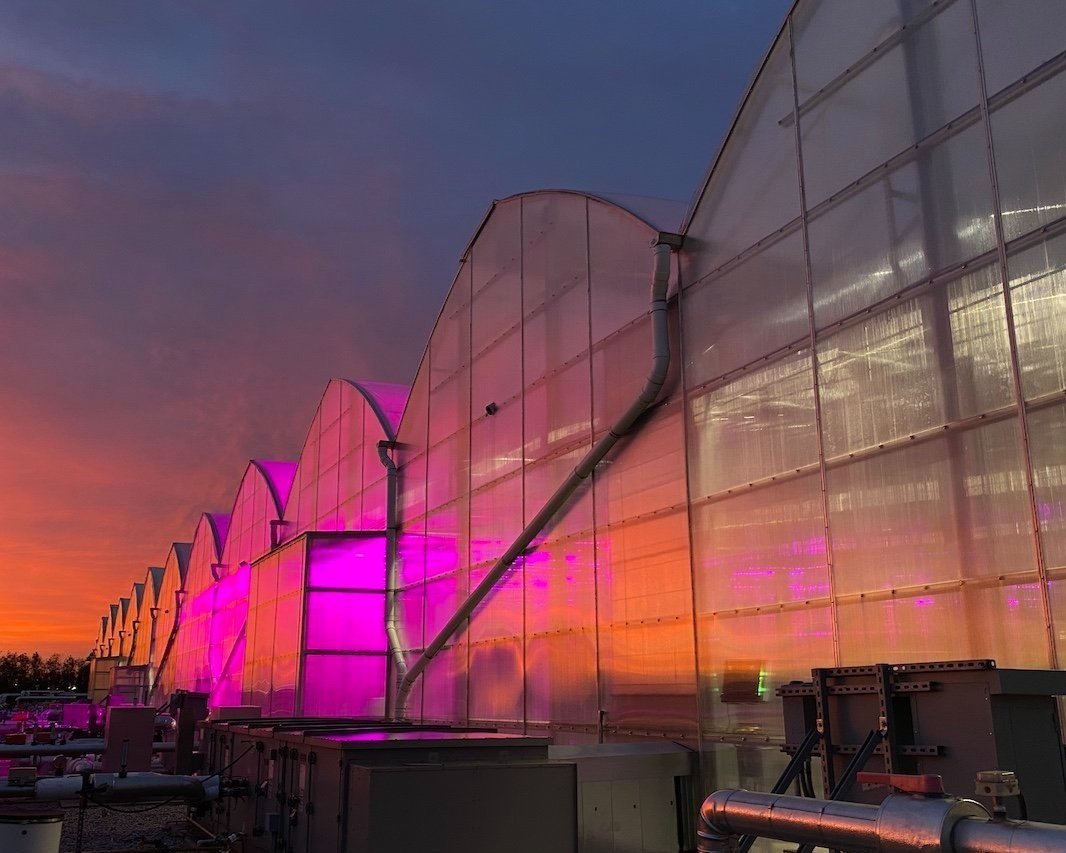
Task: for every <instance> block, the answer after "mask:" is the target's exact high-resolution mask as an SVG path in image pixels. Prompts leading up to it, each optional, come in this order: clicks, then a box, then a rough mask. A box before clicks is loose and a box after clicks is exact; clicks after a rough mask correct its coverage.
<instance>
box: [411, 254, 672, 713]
mask: <svg viewBox="0 0 1066 853" xmlns="http://www.w3.org/2000/svg"><path fill="white" fill-rule="evenodd" d="M671 244H673V245H675V246H676V245H679V244H680V238H678V237H677V236H675V235H672V234H671V235H667V234H660V235H659V238H658V239H657V240H656V241H655V243H654V248H653V250H652V251H653V253H654V257H655V269H654V272H653V273H652V282H651V306H650V309H649V314H650V315H651V327H652V358H651V370H650V372H649V373H648V378H647V380H646V381H645V383H644V387H643V388H642V389H641V392H640V393H639V394H638V395H637V398H636V399H635V400H634V401H633V403H632V404H631V405H630V407H629V408H628V409H626V411H625V413H624V414H623V415H622V416H621V417H620V418H619V419H618V420H617V421H616V422H615V423H614V425H613V426H612V427H611V428H610V430H609V431H608V432H607V434H606V435H605V436H603V438H601V439H600V440H599V441H598V442H596V444H595V445H594V446H593V447H592V448H591V449H590V450H589V452H588V453H586V454H585V457H584V458H583V459H582V460H581V461H580V462H579V463H578V464H577V466H576V467H575V468H574V470H573V471H572V472H571V473H570V475H569V476H568V477H567V478H566V480H564V481H563V483H562V485H561V486H559V488H558V489H556V490H555V493H554V494H553V495H552V496H551V497H550V498H548V501H547V503H545V504H544V506H543V507H541V510H540V512H538V513H537V514H536V515H535V516H534V517H533V520H532V521H530V522H529V524H527V525H526V527H525V529H524V530H523V531H522V532H521V533H520V534H519V535H518V538H517V539H515V541H514V542H512V543H511V546H510V547H509V548H508V549H507V550H506V551H504V553H503V554H502V555H501V556H500V558H499V559H498V560H497V561H496V564H495V565H494V566H493V567H492V569H490V570H489V572H488V573H487V574H486V575H485V577H484V578H483V579H482V580H481V583H479V584H478V585H477V587H476V588H475V589H474V590H473V591H472V592H471V593H470V595H469V596H467V599H466V601H464V602H463V603H462V604H461V605H460V606H459V608H458V609H457V610H456V611H455V613H453V614H452V617H451V619H449V620H448V622H447V623H446V624H445V625H444V627H443V628H441V629H440V631H439V632H438V633H437V636H436V637H434V638H433V640H432V641H431V642H430V643H429V645H428V646H426V649H425V651H423V652H422V654H421V655H420V656H419V658H418V660H416V661H415V662H414V664H412V666H411V668H410V669H409V670H407V674H406V675H404V677H403V679H402V680H401V681H400V687H399V689H398V690H397V692H396V707H395V711H394V717H395V718H396V719H397V720H403V719H406V717H407V703H408V700H409V699H410V696H411V690H412V688H413V687H414V684H415V681H416V680H417V679H418V676H420V675H421V674H422V673H423V671H424V670H425V669H426V667H427V666H429V662H430V661H431V660H433V658H434V657H435V656H436V655H437V653H438V652H439V651H440V650H441V649H442V648H443V647H444V644H445V643H447V642H448V640H450V639H451V638H452V635H453V634H455V632H456V631H458V630H459V628H460V627H461V626H462V624H463V623H464V622H465V621H466V620H467V619H469V618H470V615H471V614H472V613H473V612H474V610H475V608H476V607H477V606H478V605H479V604H480V603H481V602H482V601H483V600H484V599H485V597H486V596H487V595H488V594H489V593H490V592H491V591H492V589H493V588H494V587H495V586H496V584H497V583H499V581H500V579H501V578H502V577H503V576H504V574H505V573H506V572H507V570H508V569H509V568H510V567H511V564H512V563H513V562H514V561H515V560H517V559H518V558H519V557H520V556H522V555H523V554H524V553H525V551H526V549H527V548H528V547H529V546H530V543H532V541H533V540H534V539H535V538H536V537H537V536H538V535H539V534H540V532H541V531H542V530H543V529H544V528H545V526H547V524H548V522H550V521H551V519H552V517H553V516H554V515H555V514H556V513H557V512H558V511H559V510H560V509H562V508H563V506H564V505H565V504H566V502H567V501H568V500H569V499H570V498H571V496H572V495H573V494H574V492H575V491H577V489H578V487H579V486H580V485H581V484H582V483H583V482H584V481H585V480H586V479H588V476H589V475H590V474H591V473H592V472H593V470H594V469H595V468H596V466H597V465H598V464H599V463H600V461H601V460H602V459H603V457H604V456H606V455H607V453H608V452H609V451H610V450H611V448H612V447H614V446H615V444H617V443H618V440H619V439H620V438H621V437H622V436H624V435H625V434H626V433H627V432H629V430H630V429H631V428H632V426H633V424H634V423H636V421H637V418H639V417H640V416H641V415H642V414H644V412H646V411H647V410H648V408H649V407H650V406H651V405H652V403H654V402H655V400H656V399H657V398H658V396H659V392H660V391H662V388H663V385H664V384H665V383H666V374H667V371H668V370H669V368H670V331H669V324H668V322H667V316H666V291H667V288H668V286H669V284H670V258H671V255H672V249H671Z"/></svg>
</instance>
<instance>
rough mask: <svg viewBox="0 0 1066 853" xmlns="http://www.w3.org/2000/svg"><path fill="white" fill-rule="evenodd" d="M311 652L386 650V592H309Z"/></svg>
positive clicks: (306, 642) (308, 639)
mask: <svg viewBox="0 0 1066 853" xmlns="http://www.w3.org/2000/svg"><path fill="white" fill-rule="evenodd" d="M304 648H305V649H306V651H308V652H317V651H325V652H383V651H385V596H384V594H383V593H358V592H318V591H315V590H309V591H308V593H307V630H306V632H305V640H304Z"/></svg>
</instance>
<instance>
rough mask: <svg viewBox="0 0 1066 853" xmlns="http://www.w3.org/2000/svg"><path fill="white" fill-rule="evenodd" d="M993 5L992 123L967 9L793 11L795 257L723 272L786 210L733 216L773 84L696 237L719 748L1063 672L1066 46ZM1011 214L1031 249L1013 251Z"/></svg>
mask: <svg viewBox="0 0 1066 853" xmlns="http://www.w3.org/2000/svg"><path fill="white" fill-rule="evenodd" d="M976 5H977V9H978V13H979V15H978V16H979V19H980V33H979V35H980V49H981V51H982V55H983V60H984V67H985V73H986V80H987V84H988V85H987V89H988V91H989V92H990V93H991V94H992V95H993V97H992V98H991V100H990V101H988V102H987V103H986V104H982V98H983V97H984V94H983V92H982V85H981V81H980V79H979V76H978V74H979V68H980V65H981V62H980V59H979V56H978V38H977V35H978V34H977V33H975V27H974V23H975V22H974V19H973V11H974V9H973V4H970V3H963V2H957V3H939V4H932V3H912V4H903V5H901V4H892V3H881V2H874V0H822V2H814V0H811V2H800V3H799V4H797V7H796V8H795V10H794V11H793V20H792V21H790V22H788V25H786V27H785V28H784V31H783V32H782V35H781V37H780V39H779V43H778V44H777V46H776V47H775V48H774V51H773V55H774V56H785V55H787V54H788V52H789V42H790V40H791V39H792V38H793V36H794V37H795V38H796V39H797V43H796V45H795V54H794V56H795V73H796V76H797V82H796V94H795V101H794V102H792V103H783V104H781V105H780V106H779V109H778V112H777V121H778V123H779V126H780V127H781V128H782V129H783V130H784V129H790V130H791V133H792V135H793V141H794V142H796V143H798V145H797V148H798V150H799V151H800V154H801V159H802V164H801V168H802V175H803V188H804V192H805V198H804V201H805V209H804V210H803V211H802V212H801V214H800V215H799V219H798V221H795V222H793V223H792V224H791V225H789V227H790V228H793V229H795V230H794V231H792V232H786V233H787V236H782V237H779V238H770V239H766V235H765V234H764V235H756V234H755V233H754V232H752V235H751V239H749V240H748V241H747V243H746V245H739V246H735V247H730V252H731V254H730V252H725V253H723V256H729V257H736V256H737V255H740V257H739V258H737V259H736V260H734V261H731V262H729V263H728V264H727V265H726V266H724V267H722V268H721V269H718V270H717V271H715V269H714V266H715V262H714V261H713V260H712V261H711V262H709V263H708V262H707V261H706V258H707V257H708V255H709V254H710V253H711V249H710V248H709V247H714V246H715V245H716V241H715V239H714V237H715V232H714V228H713V220H714V217H715V216H719V215H720V214H719V211H722V210H723V209H725V207H726V206H727V202H729V206H730V207H731V208H732V209H731V210H730V214H731V216H732V220H733V221H735V222H745V221H747V220H748V219H749V218H750V217H756V216H760V215H761V214H762V213H763V211H765V210H766V209H767V207H769V206H771V204H772V202H770V201H769V200H768V199H766V198H765V197H763V196H760V195H759V186H760V183H759V181H758V180H754V181H752V180H748V181H744V183H745V185H746V186H747V187H748V189H749V190H750V192H751V193H752V197H751V198H750V199H745V198H741V197H739V196H732V197H731V196H730V195H729V193H728V192H727V191H725V190H721V191H718V192H716V191H715V187H723V188H725V187H731V186H732V184H733V183H734V182H740V181H741V180H742V177H741V176H743V174H744V172H743V169H733V168H732V166H731V164H733V163H735V162H740V161H742V160H743V159H744V158H745V157H747V156H748V149H749V148H751V147H752V146H750V145H749V143H748V140H747V138H746V136H745V133H746V132H748V129H749V128H750V127H752V126H754V125H755V124H757V123H758V121H760V120H761V118H762V112H761V107H760V105H761V104H764V103H766V102H767V101H769V100H770V99H771V98H772V97H773V96H774V94H775V93H778V92H780V91H781V89H782V88H783V83H782V79H781V77H782V74H783V75H784V77H785V78H788V73H787V70H786V71H784V72H782V71H780V70H772V68H771V67H768V68H767V69H764V71H763V74H762V76H761V77H760V78H759V79H758V80H757V81H756V83H755V86H754V89H753V92H752V94H751V97H750V104H749V106H748V107H746V108H745V110H744V111H743V112H742V114H741V116H740V119H739V121H738V124H737V126H736V128H735V129H734V131H733V133H732V135H731V136H730V138H729V142H728V143H727V147H726V149H725V151H724V152H723V153H722V155H721V157H720V159H719V167H718V171H719V172H721V174H716V175H713V176H712V178H711V181H710V184H709V187H708V190H707V193H706V195H705V196H704V197H703V198H702V199H701V200H700V201H699V203H698V205H697V208H696V210H695V211H694V212H693V215H692V218H691V221H692V223H693V224H692V226H691V228H690V231H689V233H688V234H687V235H686V249H685V253H686V254H688V253H690V252H691V254H692V255H693V258H692V259H690V260H689V261H688V262H686V263H684V264H683V268H684V269H685V270H694V271H696V272H697V273H698V275H703V276H705V278H704V280H703V281H702V282H700V281H696V280H695V279H696V278H698V275H697V276H693V275H687V276H686V282H685V283H686V285H691V286H687V287H686V290H685V291H684V292H683V294H682V300H683V305H682V308H683V311H682V315H683V318H684V348H685V353H684V356H683V362H684V364H685V368H686V373H685V384H686V407H687V408H686V414H687V418H688V420H687V433H686V434H687V464H688V481H689V499H690V502H691V512H692V528H691V534H692V543H693V555H692V564H693V572H694V583H695V587H696V588H695V601H696V620H697V621H696V625H697V636H698V644H697V645H698V659H699V662H700V670H699V686H700V695H701V717H702V726H703V729H704V733H705V734H706V735H707V738H706V739H705V741H704V745H705V747H708V745H709V744H710V743H711V742H712V741H713V740H714V738H715V737H716V736H717V735H729V736H736V735H741V736H743V735H744V734H745V733H751V732H759V733H760V734H765V735H768V736H771V737H775V736H780V734H781V732H782V729H781V721H780V704H779V702H778V701H777V700H776V699H774V698H773V689H774V688H775V687H776V686H777V685H780V684H781V683H783V682H785V681H787V680H790V679H792V678H806V677H808V674H809V671H810V669H811V668H812V667H817V666H828V665H853V664H855V665H857V664H868V663H873V662H877V661H916V660H937V659H959V658H976V657H992V658H995V659H997V660H998V661H999V662H1000V664H1001V665H1009V666H1035V667H1043V666H1048V665H1057V664H1058V660H1057V659H1056V657H1055V655H1056V654H1057V653H1058V651H1059V650H1058V649H1056V648H1053V647H1052V645H1051V638H1052V637H1053V636H1055V635H1057V634H1058V633H1061V631H1062V628H1061V624H1060V623H1061V621H1062V619H1063V618H1064V617H1063V616H1062V615H1061V613H1062V604H1061V600H1060V599H1062V594H1061V589H1058V588H1057V587H1058V586H1061V578H1062V576H1063V575H1066V572H1064V570H1066V545H1064V544H1063V543H1064V542H1066V534H1064V532H1063V531H1064V530H1066V522H1064V521H1063V520H1062V519H1063V517H1064V516H1066V513H1064V512H1063V511H1062V506H1061V505H1062V504H1063V500H1066V499H1064V498H1063V495H1062V493H1063V492H1066V487H1064V486H1063V483H1064V482H1066V475H1064V474H1063V470H1066V464H1064V462H1063V460H1064V459H1066V450H1064V449H1063V448H1064V447H1066V443H1064V441H1063V440H1062V439H1060V437H1059V436H1060V435H1062V434H1064V427H1066V422H1064V421H1066V414H1064V412H1066V409H1064V408H1063V406H1062V403H1061V397H1060V395H1061V394H1062V393H1063V390H1064V389H1066V369H1064V368H1063V364H1064V363H1066V354H1064V347H1066V334H1062V333H1061V331H1062V330H1061V329H1060V327H1061V326H1062V325H1063V324H1062V323H1060V322H1059V320H1058V317H1059V316H1060V315H1061V314H1063V313H1064V312H1063V311H1062V310H1060V309H1061V307H1062V306H1061V305H1060V303H1061V302H1062V300H1063V298H1064V297H1063V294H1064V293H1066V276H1064V275H1063V273H1062V270H1063V269H1064V268H1066V248H1064V246H1066V237H1062V236H1059V235H1060V234H1061V233H1062V231H1063V225H1062V223H1061V222H1059V220H1060V219H1061V218H1062V216H1063V214H1064V213H1066V192H1064V190H1063V187H1064V184H1063V182H1062V180H1061V174H1062V173H1063V172H1064V170H1066V166H1064V164H1063V162H1062V151H1061V149H1062V145H1061V139H1062V137H1063V135H1064V134H1063V131H1064V130H1066V126H1062V123H1063V118H1062V110H1061V109H1060V108H1059V107H1060V105H1061V103H1062V102H1063V101H1064V100H1066V94H1064V92H1066V90H1063V89H1062V87H1063V86H1064V85H1066V84H1064V83H1063V82H1062V81H1063V80H1066V75H1063V74H1062V73H1061V72H1060V71H1059V69H1058V66H1059V64H1062V63H1064V62H1066V59H1064V58H1063V57H1062V56H1060V53H1061V51H1062V47H1063V44H1064V42H1063V39H1062V38H1061V37H1059V38H1056V35H1058V34H1059V31H1060V30H1061V29H1062V28H1063V26H1064V24H1063V23H1062V20H1063V16H1061V15H1058V14H1054V13H1053V10H1052V9H1051V7H1050V6H1047V5H1042V4H1041V3H1039V2H1036V3H1033V4H1029V5H1026V4H1024V3H1013V2H1004V3H998V2H991V0H977V4H976ZM901 10H902V11H903V13H904V14H905V15H906V17H901ZM1056 10H1057V7H1056ZM1042 18H1046V19H1047V26H1046V28H1044V27H1043V25H1042V24H1041V23H1040V21H1041V19H1042ZM904 25H905V26H904ZM1038 30H1042V31H1039V32H1038ZM1049 61H1050V63H1049V64H1047V65H1046V66H1044V67H1043V68H1042V69H1041V70H1040V71H1039V72H1038V73H1036V74H1035V75H1032V76H1031V77H1030V78H1029V79H1028V80H1025V81H1022V80H1021V79H1020V78H1021V77H1022V75H1024V74H1028V73H1029V72H1030V71H1032V70H1033V69H1034V68H1036V67H1037V66H1039V65H1041V63H1048V62H1049ZM770 65H771V66H772V65H773V62H772V61H771V63H770ZM763 90H765V93H764V92H763ZM986 106H987V110H985V109H984V107H986ZM752 107H754V110H753V109H752ZM748 112H752V115H751V116H750V117H749V116H747V115H746V113H748ZM986 115H987V116H988V117H989V118H988V121H989V124H988V125H986V123H985V121H986V120H985V116H986ZM797 118H798V121H799V127H798V128H797V127H796V125H795V123H794V122H795V121H796V120H797ZM797 134H798V135H799V139H798V140H797V139H796V138H795V137H796V135H797ZM990 140H991V146H990ZM733 149H736V150H735V151H734V150H733ZM754 150H758V148H757V147H756V148H755V149H754ZM782 150H783V149H782ZM991 166H994V168H995V170H996V175H997V178H998V184H994V182H993V180H992V174H991V172H990V167H991ZM731 172H735V174H732V173H731ZM996 185H998V190H999V195H998V196H997V195H995V194H994V192H993V186H996ZM799 186H800V183H799V180H798V176H797V184H796V192H798V190H799ZM795 198H796V195H795V194H794V192H793V191H792V190H789V191H788V192H781V193H779V194H777V195H776V197H775V198H774V200H773V201H774V202H776V205H777V207H778V208H779V209H780V210H783V211H784V210H789V209H791V208H792V205H793V204H794V203H795ZM999 212H1001V213H1002V221H1003V230H1004V232H1005V238H1006V240H1007V241H1015V242H1013V243H1010V244H999V243H998V242H997V241H998V239H999V237H998V235H997V227H996V216H997V213H999ZM782 224H784V222H782ZM1043 228H1047V231H1045V232H1041V231H1039V230H1038V229H1043ZM775 240H776V242H775ZM720 243H721V240H720V239H719V240H718V244H719V245H720ZM788 243H791V245H790V246H789V245H786V244H788ZM805 246H806V248H807V254H806V260H807V262H808V264H809V267H806V268H805V266H806V265H805V264H804V260H805V257H804V247H805ZM786 249H787V251H786ZM774 251H778V252H780V253H782V255H783V256H784V257H787V258H790V259H791V260H790V261H782V262H775V259H774V258H773V257H772V254H771V253H772V252H774ZM1004 255H1006V256H1007V261H1008V266H1009V271H1010V287H1009V292H1007V293H1005V291H1004V282H1003V270H1002V267H1001V263H1000V261H1001V258H1002V257H1003V256H1004ZM701 263H702V264H703V266H701ZM720 263H721V260H720V259H719V265H720ZM785 269H791V270H793V273H792V276H791V278H790V277H789V276H788V275H786V274H784V273H783V270H785ZM808 269H809V274H808ZM707 273H711V275H709V276H708V275H707ZM731 278H733V279H735V280H736V285H735V286H734V287H733V288H732V289H730V288H729V284H730V281H731ZM807 293H809V294H810V300H811V303H812V305H813V316H810V311H809V310H808V307H807V303H806V299H807ZM716 310H717V311H718V312H719V316H716V315H715V312H716ZM783 318H787V319H783ZM1012 319H1013V323H1014V328H1013V329H1011V328H1010V323H1011V321H1012ZM799 348H802V349H799ZM797 349H798V350H799V351H797ZM594 365H595V361H594ZM741 369H743V370H742V372H741ZM1016 374H1017V376H1016ZM594 376H595V373H594ZM1016 378H1020V385H1021V392H1022V396H1024V398H1025V400H1026V401H1027V402H1026V405H1025V406H1022V405H1021V403H1020V401H1019V399H1018V398H1019V393H1018V389H1017V388H1016ZM1026 436H1028V443H1026V441H1025V440H1024V438H1025V437H1026ZM1037 529H1038V530H1039V533H1040V536H1039V539H1038V538H1036V537H1035V536H1034V530H1037ZM1049 583H1050V585H1049ZM601 609H602V604H601ZM1049 619H1053V620H1054V621H1053V628H1052V631H1051V632H1050V633H1049V632H1048V631H1047V629H1046V625H1047V621H1048V620H1049ZM601 646H603V647H606V646H605V644H602V643H601ZM1006 661H1010V663H1005V662H1006ZM711 752H713V755H711V754H710V753H711ZM707 753H708V754H707V756H706V757H707V765H706V767H705V770H707V769H712V770H713V772H712V773H711V774H710V778H708V779H707V780H705V781H706V782H707V787H708V789H713V788H715V787H723V786H728V785H730V784H737V783H738V782H737V780H741V782H740V783H741V784H743V781H742V780H744V779H748V780H752V782H753V783H755V782H759V786H760V787H761V785H762V783H764V782H766V780H769V781H771V782H772V778H773V776H775V775H776V774H770V773H769V772H768V764H767V761H766V758H767V756H765V755H761V754H757V751H754V750H749V749H746V748H737V747H734V746H729V745H725V744H722V745H718V746H713V747H709V748H707ZM775 767H776V765H775Z"/></svg>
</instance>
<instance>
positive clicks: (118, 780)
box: [2, 773, 222, 803]
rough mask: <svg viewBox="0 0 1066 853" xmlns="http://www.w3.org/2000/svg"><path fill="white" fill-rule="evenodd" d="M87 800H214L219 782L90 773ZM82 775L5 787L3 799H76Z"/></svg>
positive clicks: (199, 778) (166, 775)
mask: <svg viewBox="0 0 1066 853" xmlns="http://www.w3.org/2000/svg"><path fill="white" fill-rule="evenodd" d="M89 782H90V787H89V788H88V793H89V797H90V799H92V800H93V801H94V802H98V803H135V802H140V801H143V800H153V799H169V798H174V799H182V800H184V801H185V802H187V803H203V802H208V801H209V800H215V799H218V797H219V794H220V793H221V790H222V783H221V781H220V780H219V777H218V776H172V775H170V774H169V773H127V774H126V775H125V776H121V775H120V774H118V773H91V774H89ZM84 786H85V780H84V778H83V777H82V776H80V775H78V776H55V777H45V778H41V779H38V780H37V781H36V782H35V783H34V784H33V785H32V786H30V785H27V786H25V787H15V786H9V787H8V788H7V789H6V791H5V792H4V793H3V795H2V796H3V797H4V799H11V798H19V799H26V800H30V799H32V800H37V801H44V802H55V801H57V800H76V799H78V798H79V797H80V796H81V795H82V793H83V792H84V791H85V790H86V789H85V787H84Z"/></svg>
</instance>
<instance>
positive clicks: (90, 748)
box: [0, 738, 174, 758]
mask: <svg viewBox="0 0 1066 853" xmlns="http://www.w3.org/2000/svg"><path fill="white" fill-rule="evenodd" d="M104 746H105V744H104V739H103V738H77V739H76V740H68V741H67V742H66V743H38V744H32V743H26V744H22V743H20V744H0V758H32V757H33V756H35V755H36V756H40V757H41V758H45V757H51V756H55V755H69V756H77V755H94V754H96V753H101V752H103V751H104ZM152 751H153V752H173V751H174V742H173V741H155V742H154V743H153V744H152Z"/></svg>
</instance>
